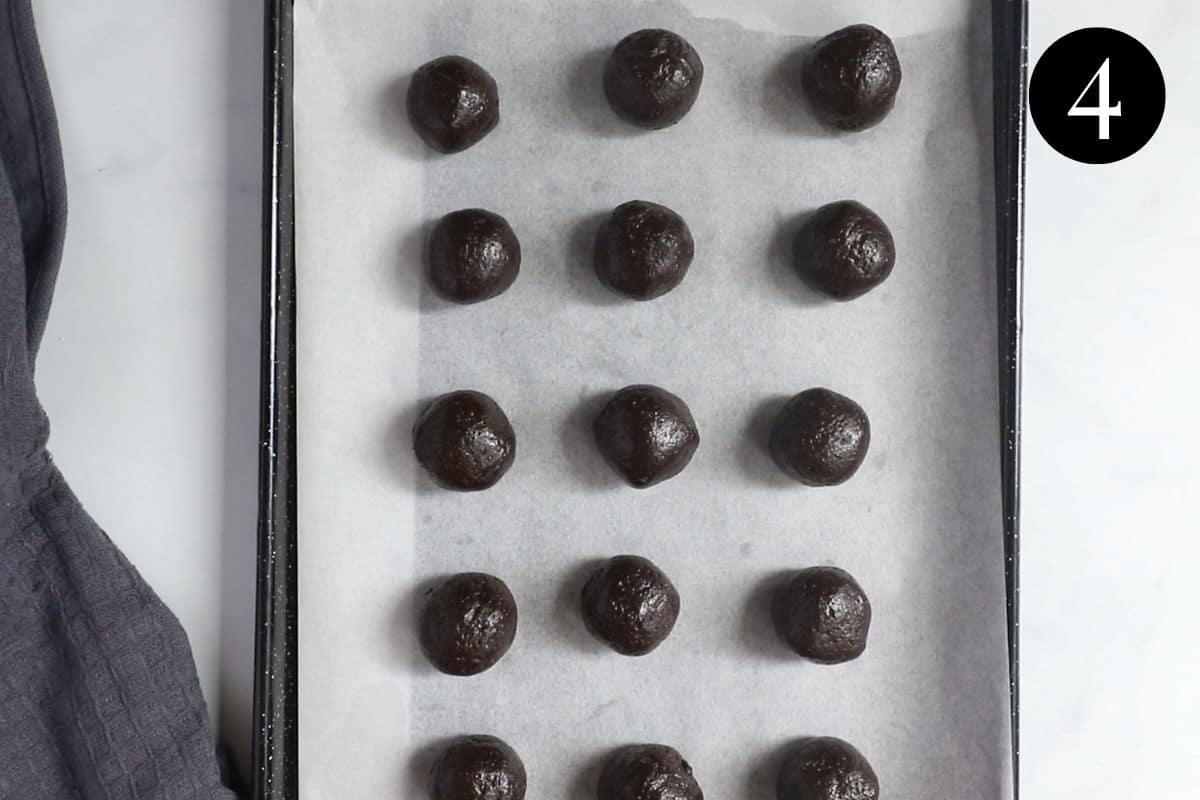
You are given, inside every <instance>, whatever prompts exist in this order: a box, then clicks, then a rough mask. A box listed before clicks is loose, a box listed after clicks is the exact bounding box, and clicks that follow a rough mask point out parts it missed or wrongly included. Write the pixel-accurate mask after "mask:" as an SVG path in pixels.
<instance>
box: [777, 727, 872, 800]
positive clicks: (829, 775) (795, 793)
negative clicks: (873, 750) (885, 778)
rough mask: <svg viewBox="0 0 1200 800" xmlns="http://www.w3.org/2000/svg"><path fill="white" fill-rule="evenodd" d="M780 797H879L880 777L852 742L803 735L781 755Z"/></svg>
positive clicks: (785, 799) (803, 799)
mask: <svg viewBox="0 0 1200 800" xmlns="http://www.w3.org/2000/svg"><path fill="white" fill-rule="evenodd" d="M775 796H776V797H778V798H779V800H878V798H879V779H878V778H876V777H875V771H874V770H873V769H871V765H870V764H868V763H867V759H865V758H864V757H863V754H862V753H860V752H858V750H857V749H855V747H854V745H852V744H849V743H848V742H843V741H842V740H841V739H835V738H833V737H832V736H825V737H821V738H814V739H805V740H803V741H802V742H800V743H799V744H797V745H796V746H795V747H794V748H792V750H791V751H790V752H789V753H788V754H787V756H786V757H785V758H784V761H783V766H782V767H780V769H779V778H778V780H777V781H776V784H775Z"/></svg>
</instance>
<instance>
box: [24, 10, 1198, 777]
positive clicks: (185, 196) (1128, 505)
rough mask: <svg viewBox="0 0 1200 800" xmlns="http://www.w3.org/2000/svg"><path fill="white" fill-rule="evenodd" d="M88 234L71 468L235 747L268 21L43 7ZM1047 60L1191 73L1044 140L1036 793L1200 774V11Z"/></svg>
mask: <svg viewBox="0 0 1200 800" xmlns="http://www.w3.org/2000/svg"><path fill="white" fill-rule="evenodd" d="M35 6H36V7H37V9H38V12H39V19H40V21H41V28H42V37H43V41H44V47H45V50H46V58H47V61H48V66H49V70H50V76H51V80H52V82H53V86H54V90H55V93H56V99H57V102H58V108H59V116H60V122H61V125H62V129H63V139H64V146H65V148H66V152H67V172H68V179H69V182H70V196H71V204H72V211H71V223H70V232H69V236H68V242H67V255H66V263H65V265H64V269H63V273H62V277H61V280H60V284H59V289H58V296H57V298H56V301H55V309H54V313H53V315H52V318H51V322H50V328H49V331H48V334H47V339H46V342H45V345H44V347H43V353H42V357H41V361H40V364H39V376H38V377H39V385H40V388H41V392H42V397H43V399H44V401H45V403H46V406H47V408H48V410H49V412H50V414H51V418H52V420H53V425H54V433H53V435H52V440H51V445H52V447H53V449H54V452H55V454H56V457H57V459H58V461H59V463H60V464H61V466H62V467H63V469H64V471H65V472H66V473H67V475H68V476H69V478H70V480H71V481H72V483H73V484H74V486H75V488H76V490H77V491H78V492H79V494H80V495H81V496H82V497H83V499H84V501H85V503H87V505H88V507H89V508H90V509H91V510H92V513H93V514H94V515H95V516H96V517H97V518H98V519H99V520H100V522H101V524H103V525H104V526H105V527H106V528H107V529H108V531H109V532H110V533H111V535H112V536H113V538H114V539H115V540H116V541H117V542H118V543H119V544H120V545H121V546H122V547H123V548H124V549H125V551H126V553H127V554H128V555H129V556H130V558H131V559H132V560H133V561H134V562H135V563H136V564H137V565H138V567H139V568H140V569H141V570H142V572H143V574H144V575H145V576H146V577H147V578H148V579H149V580H150V582H151V583H152V584H153V585H154V586H155V587H156V589H157V590H158V592H159V593H160V594H161V595H162V596H163V598H164V599H165V600H166V601H167V602H168V603H169V604H170V605H171V607H172V608H173V609H174V610H175V611H176V613H177V614H178V615H179V616H180V618H181V619H182V620H183V622H184V625H185V626H186V628H187V630H188V632H189V635H190V636H191V640H192V643H193V646H194V648H195V651H196V656H197V663H198V668H199V670H200V674H201V679H202V682H203V684H204V689H205V692H206V694H207V696H208V697H209V701H210V705H211V707H212V709H213V711H214V713H215V716H216V717H217V718H219V719H220V720H221V727H222V730H223V731H224V732H225V736H226V738H227V739H228V740H229V741H231V742H234V743H236V744H238V745H243V744H244V741H245V733H246V730H247V725H248V713H247V710H248V702H249V685H250V684H249V681H250V664H251V660H252V654H251V644H252V641H251V629H250V620H251V618H250V614H249V610H250V603H251V599H252V596H253V556H254V484H255V466H254V459H255V445H254V441H255V430H256V425H257V418H256V409H255V402H256V393H257V358H258V344H257V328H256V326H257V302H258V219H259V211H258V189H259V180H258V157H259V140H258V137H259V133H258V131H259V128H258V126H259V80H260V77H259V42H260V33H261V19H260V18H261V13H260V12H261V9H260V4H259V3H257V2H255V1H254V0H192V2H190V3H162V2H151V0H108V1H107V2H105V3H95V2H93V1H92V0H38V1H37V2H36V3H35ZM1035 6H1036V7H1035V9H1034V11H1033V13H1032V15H1031V17H1032V19H1031V38H1032V50H1033V54H1034V55H1035V56H1036V55H1037V54H1038V53H1040V52H1041V50H1043V49H1044V48H1045V47H1046V46H1047V45H1048V44H1049V43H1050V42H1051V41H1053V40H1054V39H1055V38H1057V37H1058V36H1059V35H1061V34H1063V33H1065V32H1067V31H1069V30H1072V29H1074V28H1079V27H1084V26H1087V25H1109V26H1112V27H1118V28H1121V29H1124V30H1126V31H1128V32H1130V33H1132V34H1134V35H1135V36H1138V37H1139V38H1140V39H1142V41H1143V42H1145V43H1146V44H1147V45H1148V46H1150V48H1151V49H1152V50H1153V51H1154V52H1155V53H1156V55H1157V56H1158V58H1159V60H1160V62H1161V63H1162V66H1163V69H1164V72H1165V74H1166V79H1167V97H1168V107H1167V115H1166V119H1165V121H1164V123H1163V128H1162V130H1161V131H1160V133H1159V134H1158V136H1157V137H1156V138H1155V140H1154V141H1153V142H1152V143H1151V144H1150V145H1149V146H1148V147H1147V148H1146V149H1145V150H1144V151H1143V152H1142V153H1140V154H1138V155H1137V156H1135V157H1133V158H1131V159H1129V160H1128V161H1126V162H1124V163H1122V164H1118V165H1115V166H1110V167H1087V166H1082V165H1076V164H1073V163H1072V162H1069V161H1067V160H1065V159H1063V158H1061V157H1060V156H1058V155H1057V154H1055V153H1054V152H1053V151H1051V150H1050V149H1049V148H1048V147H1046V146H1045V145H1044V144H1043V143H1042V142H1041V141H1040V140H1039V139H1038V138H1037V136H1036V134H1034V135H1033V136H1032V137H1031V141H1030V149H1029V191H1028V227H1029V231H1028V234H1029V235H1028V241H1027V270H1026V345H1025V357H1026V360H1025V440H1024V445H1025V460H1024V478H1025V493H1024V519H1023V523H1024V536H1023V547H1024V577H1023V586H1024V617H1023V628H1024V637H1023V646H1024V659H1025V661H1024V670H1023V684H1024V703H1023V719H1024V725H1023V747H1022V763H1023V767H1024V781H1023V784H1024V790H1025V796H1026V797H1028V798H1042V797H1047V798H1049V797H1066V796H1071V797H1075V796H1085V797H1111V796H1118V795H1119V796H1131V797H1133V796H1137V797H1151V796H1176V797H1177V796H1181V790H1182V789H1183V788H1184V787H1187V786H1190V785H1194V784H1195V783H1196V782H1197V781H1200V740H1197V738H1196V737H1195V735H1194V732H1193V731H1192V725H1191V723H1192V720H1193V718H1194V717H1195V715H1196V713H1197V711H1198V710H1200V685H1198V684H1197V682H1196V681H1195V680H1194V677H1193V674H1192V673H1194V671H1195V665H1196V663H1197V661H1198V657H1200V644H1198V642H1200V636H1198V635H1197V634H1198V633H1200V612H1198V608H1200V600H1197V598H1196V594H1195V592H1194V591H1193V590H1192V589H1191V582H1192V581H1191V579H1192V577H1193V572H1192V565H1193V564H1194V563H1195V562H1196V559H1197V556H1200V538H1198V537H1197V536H1196V533H1197V532H1200V529H1198V526H1197V523H1196V519H1197V518H1198V517H1200V428H1198V427H1197V426H1196V425H1195V424H1194V423H1193V422H1192V420H1191V418H1190V414H1189V413H1188V411H1190V409H1191V408H1194V407H1196V405H1197V399H1198V398H1197V395H1198V394H1200V379H1198V378H1197V377H1196V374H1197V367H1198V366H1200V359H1198V357H1197V356H1198V355H1200V352H1198V351H1200V345H1198V342H1200V336H1198V335H1197V333H1196V331H1195V328H1194V324H1195V323H1194V319H1193V318H1194V317H1195V312H1194V311H1193V307H1194V304H1195V300H1194V298H1195V297H1196V296H1197V293H1198V291H1200V272H1198V271H1197V270H1196V267H1195V264H1194V261H1195V258H1194V255H1193V254H1194V252H1195V245H1194V243H1193V242H1192V237H1193V236H1194V235H1195V234H1194V229H1195V227H1196V225H1195V217H1196V213H1197V211H1200V188H1198V184H1197V182H1196V181H1195V180H1194V176H1195V175H1196V174H1197V173H1198V171H1200V163H1197V157H1196V154H1195V148H1194V137H1195V132H1196V131H1197V129H1198V128H1200V91H1198V90H1200V86H1198V85H1197V84H1198V80H1200V70H1198V69H1197V66H1196V63H1195V59H1194V56H1192V55H1190V52H1191V49H1190V46H1189V43H1190V39H1191V36H1192V32H1193V31H1194V30H1195V29H1196V28H1197V27H1198V26H1200V10H1197V9H1196V7H1195V6H1194V5H1190V4H1186V3H1183V2H1179V0H1148V1H1147V2H1144V3H1140V4H1124V5H1112V4H1110V5H1109V6H1108V7H1106V8H1104V9H1103V10H1099V11H1098V10H1097V9H1096V8H1095V7H1094V4H1092V3H1085V2H1083V0H1059V1H1058V2H1054V3H1037V2H1035Z"/></svg>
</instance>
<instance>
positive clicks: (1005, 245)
mask: <svg viewBox="0 0 1200 800" xmlns="http://www.w3.org/2000/svg"><path fill="white" fill-rule="evenodd" d="M265 11H266V26H265V31H266V41H265V48H264V50H265V69H266V75H265V81H264V147H263V189H264V197H263V319H262V384H261V385H262V397H261V437H260V438H261V441H260V445H261V451H260V491H259V498H260V523H259V570H258V603H257V638H256V688H255V714H254V719H255V731H254V748H253V757H254V775H253V796H254V797H255V798H262V799H263V800H268V799H270V800H285V799H287V800H291V799H292V798H296V797H297V796H298V791H299V787H298V763H297V758H298V750H297V741H298V736H297V733H298V730H297V726H298V722H297V720H298V707H299V694H298V689H297V680H296V652H297V648H298V645H299V642H298V634H297V628H296V619H297V592H296V588H297V587H296V546H297V545H296V497H297V494H296V490H297V486H296V436H295V423H296V414H295V411H296V407H295V400H296V370H295V367H296V358H295V258H294V246H293V245H294V224H295V218H294V203H293V198H294V191H293V158H292V131H293V128H292V41H293V40H292V2H291V0H266V3H265ZM1026 17H1027V5H1026V2H1025V0H993V2H992V23H993V25H992V38H993V99H994V109H993V111H994V121H995V129H994V135H995V170H994V171H995V193H996V194H995V200H996V235H997V248H996V254H997V264H996V268H997V274H998V281H997V290H998V292H997V295H998V296H997V309H998V315H999V326H998V332H999V352H998V380H999V400H1000V419H999V423H1000V425H999V434H1000V436H999V440H998V441H999V443H1000V448H999V452H1000V459H1001V481H1002V487H1001V490H1002V509H1003V514H1004V524H1003V535H1004V556H1005V565H1004V570H1005V586H1006V593H1007V623H1008V646H1009V681H1010V699H1011V715H1012V742H1013V770H1014V782H1013V788H1014V796H1015V795H1016V793H1017V792H1018V791H1019V783H1018V781H1017V780H1016V778H1017V775H1016V773H1017V771H1018V769H1019V747H1018V744H1019V742H1018V730H1019V727H1018V711H1019V679H1018V678H1019V669H1018V665H1019V651H1018V645H1019V637H1018V625H1019V590H1020V581H1019V519H1020V514H1019V488H1020V473H1019V466H1020V460H1019V455H1020V342H1021V271H1022V247H1023V220H1022V215H1023V197H1024V154H1025V91H1026V70H1027V25H1026Z"/></svg>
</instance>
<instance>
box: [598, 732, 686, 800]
mask: <svg viewBox="0 0 1200 800" xmlns="http://www.w3.org/2000/svg"><path fill="white" fill-rule="evenodd" d="M597 796H598V797H599V800H703V799H704V792H702V791H700V784H699V783H697V782H696V778H695V777H694V776H693V775H692V767H691V765H690V764H688V763H687V762H686V761H684V760H683V756H681V755H679V753H678V752H677V751H676V750H675V749H674V748H671V747H667V746H666V745H665V744H639V745H631V746H629V747H623V748H621V749H620V750H618V751H617V752H616V753H614V754H613V755H612V757H611V758H609V760H608V762H607V763H605V765H604V769H603V770H602V771H601V773H600V791H599V794H598V795H597Z"/></svg>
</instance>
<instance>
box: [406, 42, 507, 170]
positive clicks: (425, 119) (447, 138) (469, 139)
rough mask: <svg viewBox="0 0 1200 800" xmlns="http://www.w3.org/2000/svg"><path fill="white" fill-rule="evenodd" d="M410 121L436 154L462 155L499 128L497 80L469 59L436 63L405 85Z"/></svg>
mask: <svg viewBox="0 0 1200 800" xmlns="http://www.w3.org/2000/svg"><path fill="white" fill-rule="evenodd" d="M408 119H409V121H410V122H411V123H412V126H413V128H414V129H415V130H416V132H417V134H418V135H419V136H420V137H421V138H422V139H423V140H424V141H425V143H426V144H428V145H429V146H430V147H432V148H433V149H434V150H437V151H438V152H441V153H459V152H462V151H463V150H466V149H467V148H469V147H472V146H474V145H476V144H478V143H479V141H480V140H481V139H483V137H485V136H487V135H488V134H489V133H491V132H492V130H493V129H494V128H495V127H496V125H498V124H499V123H500V95H499V93H498V91H497V90H496V81H495V80H493V79H492V76H491V75H489V74H488V71H487V70H485V69H484V68H483V67H481V66H479V65H478V64H476V63H475V62H474V61H472V60H470V59H469V58H463V57H462V56H444V57H442V58H437V59H434V60H433V61H430V62H429V63H427V64H425V65H423V66H421V67H420V68H419V69H418V70H417V71H416V72H415V73H413V76H412V82H411V83H410V84H409V85H408Z"/></svg>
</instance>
